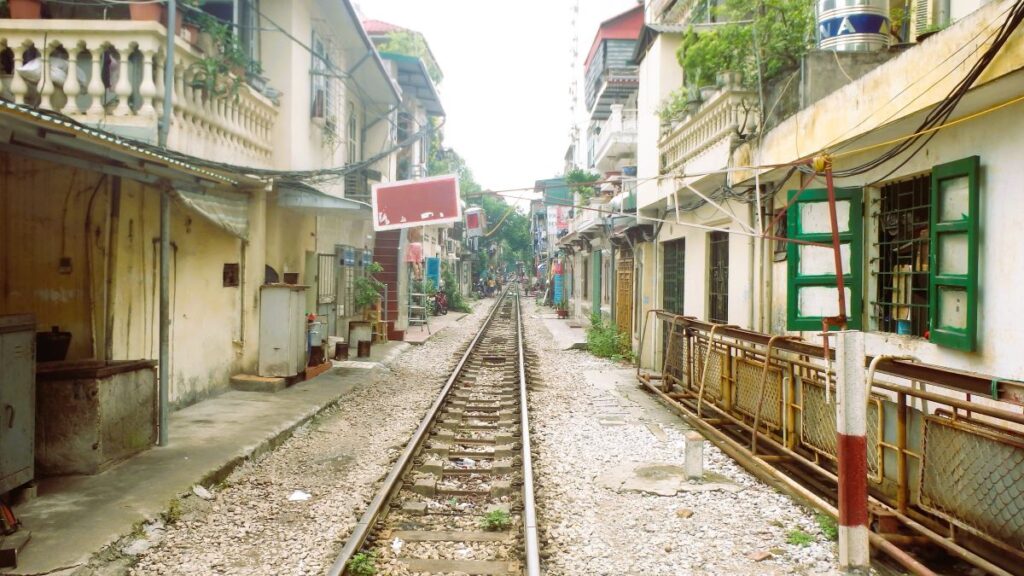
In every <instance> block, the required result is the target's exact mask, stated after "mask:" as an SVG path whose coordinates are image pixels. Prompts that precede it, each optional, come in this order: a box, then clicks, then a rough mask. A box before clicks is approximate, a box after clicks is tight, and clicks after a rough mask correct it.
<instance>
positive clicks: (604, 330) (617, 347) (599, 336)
mask: <svg viewBox="0 0 1024 576" xmlns="http://www.w3.org/2000/svg"><path fill="white" fill-rule="evenodd" d="M630 344H631V342H630V340H629V334H624V333H622V332H619V328H618V327H617V326H615V325H614V324H612V323H610V322H605V321H604V318H602V317H601V315H600V314H597V313H595V314H593V315H592V316H591V317H590V327H589V328H587V349H588V350H590V353H591V354H593V355H594V356H597V357H599V358H610V359H612V360H632V358H633V350H632V347H631V346H630Z"/></svg>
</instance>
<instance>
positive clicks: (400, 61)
mask: <svg viewBox="0 0 1024 576" xmlns="http://www.w3.org/2000/svg"><path fill="white" fill-rule="evenodd" d="M380 56H381V58H383V59H385V60H391V61H392V62H394V63H395V64H396V65H397V66H398V85H399V86H401V87H402V93H403V94H412V95H413V96H415V97H416V98H417V99H418V100H419V101H420V102H422V103H423V107H424V108H426V109H427V113H428V114H430V115H431V116H444V107H443V106H441V97H440V96H439V95H438V94H437V88H436V87H435V86H434V81H433V80H431V78H430V73H429V72H428V71H427V65H426V64H424V62H423V59H421V58H417V57H415V56H407V55H405V54H396V53H394V52H381V53H380Z"/></svg>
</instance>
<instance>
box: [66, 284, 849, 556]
mask: <svg viewBox="0 0 1024 576" xmlns="http://www.w3.org/2000/svg"><path fill="white" fill-rule="evenodd" d="M493 305H495V301H494V300H493V299H487V300H483V301H481V302H479V303H478V304H477V305H476V306H475V308H474V312H473V313H472V314H471V315H469V316H467V317H466V318H464V319H462V320H460V321H459V322H456V323H454V324H452V325H451V326H449V327H448V328H446V329H445V330H444V331H442V332H440V333H439V334H435V335H433V336H432V337H431V338H429V339H428V340H427V341H426V342H425V343H424V344H423V345H422V346H416V347H412V348H408V349H406V350H405V351H404V352H403V353H402V354H400V355H398V356H396V357H395V358H394V359H393V360H390V361H388V362H386V363H385V364H384V365H383V366H382V367H381V368H380V369H379V370H373V371H369V369H367V368H348V367H344V365H342V366H340V367H339V368H337V370H342V371H352V370H363V371H369V372H370V373H371V374H372V376H371V377H369V378H366V379H365V381H364V382H363V383H362V384H360V385H359V386H357V387H356V388H354V389H353V390H351V391H350V392H349V393H348V394H346V395H345V396H344V397H342V398H341V399H340V400H339V401H338V402H336V403H335V404H334V405H333V406H331V407H329V408H328V409H327V410H325V411H323V412H321V413H320V414H319V415H318V416H317V417H315V418H314V419H313V420H310V421H308V422H306V423H305V424H303V425H302V426H301V427H299V428H298V429H296V430H295V431H294V432H293V433H292V434H291V436H290V437H289V438H288V439H287V440H285V441H284V442H282V443H281V444H280V446H278V447H277V448H276V449H274V450H273V451H271V452H269V453H267V454H264V455H262V456H260V457H258V458H254V459H252V460H250V461H247V462H246V463H244V464H243V465H241V466H239V467H238V468H237V469H235V470H234V471H233V472H232V473H231V474H230V475H229V476H228V477H227V478H226V479H225V480H224V481H223V482H221V483H219V484H217V485H214V486H211V487H210V488H209V489H208V490H205V489H195V490H192V491H189V492H187V493H184V494H182V495H181V496H180V497H179V498H177V499H176V500H175V501H174V502H173V503H172V505H171V512H170V513H169V514H165V515H164V516H163V517H162V518H160V519H157V520H155V521H152V522H148V523H145V524H142V525H140V526H139V527H138V529H137V530H135V532H133V533H132V534H130V535H128V536H126V537H125V538H122V539H121V540H120V541H118V542H117V543H115V544H114V545H113V546H111V547H110V548H109V549H108V550H107V551H106V552H105V553H104V554H101V555H99V556H98V557H97V558H95V559H94V560H93V561H92V562H91V563H90V564H89V566H88V567H86V569H85V570H83V571H81V572H78V574H83V575H89V576H92V575H96V576H100V575H108V574H117V573H119V570H124V569H127V570H128V573H129V574H132V575H143V574H161V575H163V574H166V575H171V574H223V575H236V574H237V575H243V574H244V575H256V574H259V575H273V574H304V575H306V574H308V575H312V574H321V573H325V572H326V571H327V570H328V568H329V567H330V565H331V564H332V563H333V562H335V560H336V554H337V553H338V550H339V549H340V547H341V546H342V545H343V544H344V543H346V542H349V538H350V537H351V534H352V531H353V529H354V528H355V526H356V524H357V521H358V520H359V518H360V516H361V515H363V514H364V513H365V512H366V510H367V508H368V506H369V505H370V504H371V500H372V499H373V497H374V493H375V491H377V490H379V489H380V485H381V481H382V480H383V479H384V477H385V476H386V475H387V473H388V471H389V468H390V467H391V466H392V465H394V464H395V461H396V460H398V457H399V454H400V453H401V452H402V451H403V449H404V448H405V442H406V441H407V440H408V439H409V437H410V436H411V435H412V433H413V431H414V430H415V429H416V426H417V424H418V423H419V421H420V419H421V418H422V417H423V415H424V414H426V413H428V411H429V408H430V406H431V404H432V403H433V401H434V399H435V396H436V395H437V394H438V393H439V392H440V391H441V389H442V388H443V386H444V384H445V382H446V379H447V378H448V376H449V370H450V369H451V368H452V366H454V365H455V364H456V360H457V357H458V356H459V355H460V352H461V351H462V350H464V349H465V348H466V346H467V345H468V344H469V341H470V340H471V339H472V338H473V337H474V334H475V333H476V331H477V330H478V329H480V325H481V322H482V321H484V319H485V317H486V316H487V315H488V313H489V312H491V307H492V306H493ZM523 307H524V309H525V310H526V311H527V313H526V314H524V327H525V331H524V337H525V339H526V342H527V347H528V348H529V350H530V351H531V352H532V353H533V354H534V355H535V356H534V359H533V362H534V363H533V366H532V368H531V369H530V370H529V374H530V385H529V395H528V396H529V397H528V405H529V407H530V419H531V429H532V430H533V436H532V438H533V440H532V444H531V450H532V453H533V456H534V462H535V466H536V470H535V486H536V488H535V490H536V504H537V518H538V527H539V543H540V550H539V559H540V562H541V565H542V568H543V571H544V573H546V574H551V575H552V576H554V575H571V574H608V575H611V574H652V575H658V574H665V575H669V574H681V573H688V574H721V573H727V572H728V573H738V574H742V573H749V574H754V573H757V574H829V573H833V572H835V543H834V542H833V541H832V540H831V539H830V537H829V535H828V534H827V530H828V524H827V523H824V524H823V523H822V520H821V517H820V516H815V514H813V513H812V512H810V511H809V510H808V509H806V508H803V507H801V506H799V505H797V504H795V503H794V502H793V501H792V500H791V499H789V498H788V497H786V496H784V495H782V494H780V493H778V492H776V491H774V490H773V489H771V488H769V487H768V486H766V485H765V484H763V483H761V482H760V481H758V480H756V479H754V478H753V477H751V476H750V475H749V474H748V473H746V472H745V471H743V470H742V469H741V468H740V467H739V466H737V465H736V463H735V462H733V461H732V460H730V459H729V458H728V457H726V456H724V455H723V454H721V452H719V451H718V450H717V449H716V448H714V447H713V446H711V445H706V446H704V447H703V451H704V453H703V457H702V458H703V459H702V468H703V474H702V476H701V478H699V479H696V480H694V479H691V478H688V476H687V470H686V467H685V461H684V458H682V457H681V456H682V455H683V454H684V453H686V449H685V444H686V441H687V438H686V434H687V432H690V430H689V428H688V427H687V426H686V425H685V423H684V422H683V421H682V419H681V418H680V417H679V416H678V415H677V414H675V413H673V412H671V411H670V410H669V409H668V408H667V407H665V406H663V405H662V404H660V403H658V402H657V400H656V399H654V398H652V397H651V395H650V394H648V393H645V392H644V391H643V390H642V389H641V388H639V387H638V385H637V382H636V378H635V373H634V371H633V370H630V369H629V368H628V367H624V366H623V365H622V364H621V363H616V362H611V361H608V360H603V359H600V358H595V357H593V356H592V355H590V354H589V353H588V352H586V351H580V350H562V349H559V347H558V346H557V345H556V344H555V341H554V340H553V339H552V337H551V334H550V332H549V331H548V328H547V327H546V324H545V323H548V324H549V323H550V322H551V320H550V319H547V318H545V316H550V314H547V313H545V311H544V309H543V308H541V307H539V306H537V305H536V304H535V303H534V302H532V301H528V300H525V299H524V303H523ZM489 338H490V339H491V340H492V341H493V340H494V339H495V338H497V339H498V340H499V345H500V346H502V347H503V350H502V352H501V356H500V357H501V358H503V359H504V358H507V357H513V356H514V353H513V351H512V350H511V349H510V348H508V347H507V345H508V342H510V341H513V340H514V338H512V337H511V336H509V335H504V336H497V337H495V336H490V337H489ZM491 345H492V346H493V345H494V344H493V342H492V343H491ZM495 353H496V352H495V351H494V350H491V351H488V352H487V354H488V355H489V356H490V357H495ZM488 362H490V363H493V360H491V361H488ZM509 364H510V365H511V367H512V368H513V370H512V372H511V374H515V373H516V370H515V369H514V364H512V363H509ZM486 365H487V363H484V364H482V365H481V367H480V368H477V369H476V370H479V371H478V372H475V373H474V375H473V377H472V378H473V381H474V385H473V386H470V387H469V388H467V390H480V389H481V387H483V386H487V385H489V384H488V382H490V383H492V384H497V383H500V382H501V381H502V377H501V376H500V375H497V374H495V375H491V376H488V375H487V374H485V373H484V368H483V367H484V366H486ZM495 378H497V379H495ZM511 381H515V379H514V378H513V379H511ZM499 397H508V398H514V397H515V396H514V395H511V394H509V395H506V396H498V395H494V396H491V397H487V396H481V395H480V394H477V393H474V395H467V396H466V398H467V399H472V400H471V401H472V402H477V403H482V402H483V401H484V400H486V399H487V398H495V399H497V398H499ZM384 399H386V400H384ZM478 408H480V406H478ZM467 410H468V408H467ZM473 414H474V413H472V412H467V413H466V418H469V417H471V416H472V415H473ZM489 414H491V413H486V412H481V413H479V414H477V416H483V417H487V416H488V415H489ZM382 421H386V422H387V423H388V425H387V426H386V427H382V426H380V422H382ZM486 421H491V422H498V423H500V424H499V427H498V428H496V429H495V431H494V432H486V431H482V430H478V431H477V432H476V433H475V437H476V438H479V439H480V442H483V441H484V440H486V439H487V438H491V437H493V435H494V434H497V433H501V434H505V435H510V434H513V433H514V432H515V431H516V428H517V426H516V425H515V423H513V422H512V421H504V422H503V421H501V420H497V419H491V418H487V420H486ZM482 423H483V422H476V424H478V425H479V424H482ZM478 427H479V428H482V426H478ZM449 430H452V428H445V429H444V431H441V432H432V436H430V437H428V438H427V439H426V442H424V444H423V446H422V448H423V451H424V453H417V455H416V458H415V459H414V460H415V464H414V466H413V467H412V468H408V467H406V468H404V469H403V470H404V472H403V474H404V476H403V479H404V480H405V482H406V484H407V485H409V486H408V488H411V489H412V490H413V491H412V492H410V493H409V494H404V493H400V494H398V495H397V496H396V497H395V501H394V503H390V502H387V503H385V506H384V508H383V509H384V510H387V509H388V506H387V505H388V504H389V505H390V508H391V511H390V513H389V515H390V516H394V518H390V519H387V520H386V521H385V520H384V519H383V516H382V517H381V519H380V520H379V521H378V523H377V526H376V529H375V530H374V532H373V533H371V534H369V535H368V539H367V543H368V544H367V550H369V551H372V552H373V553H374V556H375V558H376V561H375V566H376V567H377V568H378V569H379V573H380V574H395V575H398V574H402V575H408V574H419V573H423V574H426V573H449V572H450V573H467V574H476V573H502V574H505V573H508V574H511V573H515V572H516V571H517V570H518V568H517V566H520V565H521V563H522V561H523V554H524V553H525V550H524V547H523V546H522V545H521V544H517V543H516V540H517V538H516V537H515V536H512V535H511V533H514V532H515V530H517V529H520V528H521V526H522V522H523V515H522V513H523V503H522V500H521V499H520V498H519V497H516V496H511V495H512V494H513V493H507V494H503V495H502V496H499V497H498V498H497V501H498V502H499V504H498V506H497V508H496V509H499V510H507V511H508V512H509V521H510V526H508V527H506V528H505V529H506V530H509V532H510V533H509V534H505V536H504V537H503V538H502V539H500V540H497V541H495V540H494V539H487V538H482V536H481V535H486V534H489V533H488V532H484V531H482V529H481V528H480V526H479V523H480V521H481V518H483V517H486V510H487V509H488V507H489V505H487V504H486V503H484V502H482V501H477V499H479V498H482V497H483V496H482V493H481V490H482V491H484V492H486V491H488V490H493V486H494V483H495V482H496V481H500V480H499V478H511V476H513V475H514V474H513V473H512V470H511V468H509V469H508V470H505V471H503V473H502V476H495V477H493V478H492V477H488V476H487V474H488V473H489V469H491V468H493V467H495V462H498V461H497V460H494V459H491V458H490V457H489V456H487V455H486V452H487V450H482V451H481V450H479V449H477V448H472V447H469V448H467V446H461V448H462V449H463V450H466V449H470V450H476V451H477V452H478V453H479V454H481V456H482V458H483V459H481V458H479V457H474V456H473V455H472V454H468V455H467V454H463V455H459V456H456V455H454V454H448V458H447V459H445V461H444V462H443V463H442V462H441V461H440V460H438V466H439V467H440V468H442V469H443V470H445V471H447V472H450V473H457V474H458V476H454V477H452V478H455V479H457V480H458V482H455V483H454V484H452V483H451V482H449V483H448V484H447V485H446V484H444V483H437V484H436V486H435V485H432V490H433V489H436V490H437V491H438V492H437V493H434V492H430V493H422V492H416V486H419V485H420V484H421V481H422V480H423V479H424V478H428V477H429V478H433V476H430V475H427V474H422V473H420V472H418V471H417V470H423V469H424V465H425V464H429V462H431V461H433V459H434V458H437V457H438V456H437V454H438V452H436V449H437V448H438V447H439V444H438V442H439V441H438V438H439V437H442V438H447V436H444V435H445V434H449V433H450V432H447V431H449ZM438 434H440V435H441V436H438ZM465 434H472V433H468V432H462V433H459V437H462V435H465ZM691 434H692V432H691ZM452 438H453V439H454V437H452ZM510 444H511V443H510ZM476 445H477V446H479V445H485V444H476ZM446 446H447V448H446V449H454V448H457V447H459V446H457V445H454V444H452V445H446ZM519 462H521V458H515V457H513V458H510V459H509V460H508V463H507V464H502V465H503V466H512V464H513V463H516V464H518V463H519ZM481 466H482V467H483V470H482V477H481V478H480V479H478V480H474V478H476V477H475V476H473V475H472V474H471V472H472V470H474V469H476V468H478V467H481ZM453 471H454V472H453ZM519 474H521V472H520V473H519ZM439 478H444V476H443V475H442V476H439ZM467 481H468V482H469V483H468V484H467V483H466V482H467ZM515 484H516V485H521V476H518V477H516V478H515ZM414 485H415V486H414ZM443 490H448V493H449V495H447V496H443V495H441V491H443ZM460 490H461V491H462V492H463V495H462V496H460V495H459V493H460V492H459V491H460ZM471 491H472V492H478V493H481V495H477V494H470V493H469V492H471ZM510 496H511V497H510ZM416 503H423V504H425V505H426V509H425V510H424V511H417V510H416V508H415V506H414V505H415V504H416ZM460 514H461V515H462V516H463V517H464V519H463V520H459V519H458V517H459V515H460ZM609 519H614V521H609ZM433 523H437V525H436V526H435V525H433ZM832 526H833V529H834V524H833V525H832ZM413 528H415V529H413ZM431 530H432V531H437V532H436V534H435V535H441V534H447V535H446V536H444V538H449V540H431V539H425V538H424V539H422V540H419V541H417V540H416V538H417V535H419V537H420V538H422V537H423V534H425V533H427V532H428V531H431ZM445 530H448V532H447V533H446V532H444V531H445ZM460 533H461V534H462V535H464V536H466V535H468V537H470V540H469V541H465V542H462V541H459V540H458V538H459V536H458V535H457V534H460ZM473 537H475V538H476V539H477V540H479V541H474V540H472V538H473ZM369 542H374V543H375V544H372V545H371V544H369ZM474 561H475V562H479V563H481V564H483V563H486V562H492V563H499V564H500V563H504V564H505V568H502V569H501V570H493V569H490V568H489V569H488V570H485V571H474V570H472V569H471V566H472V565H473V562H474ZM410 562H412V563H413V564H415V563H416V562H418V563H419V564H418V565H419V567H420V568H422V570H417V569H416V566H415V565H414V566H412V567H410V565H409V564H410ZM445 562H450V563H451V566H453V567H456V568H457V567H460V566H461V567H462V568H463V569H464V570H455V569H451V570H449V569H442V568H443V567H444V566H445ZM467 562H468V563H469V564H468V565H467ZM460 563H461V564H460Z"/></svg>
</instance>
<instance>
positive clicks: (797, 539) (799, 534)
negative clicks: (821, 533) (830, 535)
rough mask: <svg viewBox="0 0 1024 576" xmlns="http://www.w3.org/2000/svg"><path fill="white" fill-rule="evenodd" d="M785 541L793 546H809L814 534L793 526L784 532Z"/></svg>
mask: <svg viewBox="0 0 1024 576" xmlns="http://www.w3.org/2000/svg"><path fill="white" fill-rule="evenodd" d="M786 542H789V543H790V544H792V545H794V546H809V545H810V544H811V542H814V536H813V535H811V534H808V533H807V532H804V531H803V530H801V529H799V528H795V529H793V530H790V531H789V532H787V533H786Z"/></svg>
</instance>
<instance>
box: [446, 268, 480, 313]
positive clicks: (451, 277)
mask: <svg viewBox="0 0 1024 576" xmlns="http://www.w3.org/2000/svg"><path fill="white" fill-rule="evenodd" d="M441 280H442V281H443V282H444V295H445V296H446V297H447V298H448V309H449V310H454V311H455V312H472V311H473V310H472V309H471V308H470V307H469V304H468V303H467V302H466V299H465V298H463V297H462V293H461V292H459V283H458V281H456V280H455V274H452V271H451V270H449V269H448V268H447V267H445V269H444V271H442V272H441Z"/></svg>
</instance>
